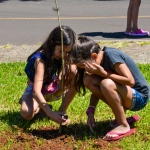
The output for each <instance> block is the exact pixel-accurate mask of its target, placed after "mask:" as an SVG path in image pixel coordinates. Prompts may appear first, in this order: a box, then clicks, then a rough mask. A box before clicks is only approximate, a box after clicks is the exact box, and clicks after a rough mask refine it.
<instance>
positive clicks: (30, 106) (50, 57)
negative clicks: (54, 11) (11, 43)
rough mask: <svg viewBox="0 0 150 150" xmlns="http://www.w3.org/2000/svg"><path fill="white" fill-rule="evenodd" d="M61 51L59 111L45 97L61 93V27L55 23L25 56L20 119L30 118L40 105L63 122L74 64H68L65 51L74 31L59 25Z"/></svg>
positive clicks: (73, 38)
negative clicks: (31, 51) (62, 98)
mask: <svg viewBox="0 0 150 150" xmlns="http://www.w3.org/2000/svg"><path fill="white" fill-rule="evenodd" d="M61 28H62V34H63V51H64V59H65V70H64V81H65V85H64V89H65V90H64V91H65V94H64V100H63V101H62V104H61V106H60V109H59V111H60V112H54V111H52V109H51V108H50V107H49V105H48V104H47V101H54V100H58V99H60V98H61V95H62V83H61V79H62V71H61V69H62V47H61V29H60V27H59V26H58V27H56V28H55V29H53V31H52V32H51V33H50V35H49V36H48V38H47V40H46V41H45V42H44V43H43V44H42V46H41V47H39V48H38V49H37V50H36V51H35V52H34V53H33V54H31V55H30V56H29V57H28V59H27V64H26V67H25V72H26V74H27V77H28V85H27V88H26V90H25V92H24V94H23V96H22V97H21V99H20V103H21V114H22V116H23V118H24V119H26V120H30V119H32V118H33V117H34V116H35V115H36V114H37V113H38V112H39V110H40V108H41V109H43V110H44V112H45V113H46V114H47V115H48V116H49V117H50V118H51V119H52V120H53V121H55V122H57V123H59V124H61V123H63V122H66V119H65V118H63V117H62V116H63V115H64V114H65V113H66V109H67V107H68V105H69V104H70V102H71V101H72V99H73V97H74V95H75V93H76V92H75V89H74V87H73V84H72V83H73V82H72V80H73V79H74V75H75V70H76V67H75V65H69V64H70V62H69V53H70V51H71V49H72V46H73V44H74V42H75V39H76V35H75V33H74V31H73V30H72V29H71V28H70V27H68V26H62V27H61Z"/></svg>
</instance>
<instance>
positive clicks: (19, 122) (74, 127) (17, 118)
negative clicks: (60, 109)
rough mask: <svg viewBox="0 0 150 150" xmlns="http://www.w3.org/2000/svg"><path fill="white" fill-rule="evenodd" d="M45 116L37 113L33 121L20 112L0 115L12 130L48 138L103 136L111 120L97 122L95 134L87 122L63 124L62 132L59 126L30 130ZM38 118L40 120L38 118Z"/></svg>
mask: <svg viewBox="0 0 150 150" xmlns="http://www.w3.org/2000/svg"><path fill="white" fill-rule="evenodd" d="M43 118H44V117H42V116H41V114H38V115H36V116H35V117H34V118H33V119H32V120H31V121H27V120H25V119H23V117H22V116H21V114H20V112H15V111H8V112H7V113H6V112H5V114H2V115H0V120H1V122H3V123H4V124H6V123H7V124H8V125H9V126H10V127H11V128H12V130H14V129H15V130H16V129H17V130H20V129H21V130H23V132H27V133H31V134H32V135H33V136H36V137H40V138H43V139H46V140H49V139H55V138H59V137H60V138H62V136H65V137H66V136H73V137H74V139H80V140H84V139H85V137H86V138H91V137H92V138H96V137H98V136H99V137H102V136H103V135H104V134H105V133H106V131H108V130H109V123H110V121H108V120H107V121H103V122H99V123H97V126H96V127H95V128H94V130H95V134H93V133H92V132H90V130H89V127H88V125H87V124H84V123H75V124H70V125H68V126H62V132H61V133H59V128H58V126H57V127H56V126H49V127H40V129H33V130H29V128H30V126H31V124H32V123H34V122H35V121H38V120H42V119H43ZM37 119H38V120H37Z"/></svg>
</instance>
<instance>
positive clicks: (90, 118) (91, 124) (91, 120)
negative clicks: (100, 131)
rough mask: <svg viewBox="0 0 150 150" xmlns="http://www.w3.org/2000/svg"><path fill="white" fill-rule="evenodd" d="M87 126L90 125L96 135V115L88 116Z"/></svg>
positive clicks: (90, 114)
mask: <svg viewBox="0 0 150 150" xmlns="http://www.w3.org/2000/svg"><path fill="white" fill-rule="evenodd" d="M87 124H88V126H89V128H90V130H91V131H92V132H93V133H94V130H93V127H95V126H96V123H95V119H94V114H93V113H89V114H88V120H87Z"/></svg>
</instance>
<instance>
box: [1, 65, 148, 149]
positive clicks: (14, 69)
mask: <svg viewBox="0 0 150 150" xmlns="http://www.w3.org/2000/svg"><path fill="white" fill-rule="evenodd" d="M138 66H139V68H140V70H141V72H142V73H143V75H144V76H145V78H146V79H147V81H148V83H149V84H150V75H149V73H150V64H138ZM24 67H25V63H20V62H18V63H1V64H0V91H1V92H0V94H1V96H0V136H4V137H5V136H7V135H9V136H8V137H7V142H6V143H5V145H4V146H3V149H10V148H11V147H13V146H14V145H15V139H14V138H13V135H14V136H16V135H17V136H18V134H21V135H22V134H23V133H25V134H30V133H31V131H32V130H36V131H38V130H39V129H40V128H41V127H47V126H55V127H56V128H58V127H59V126H58V125H57V124H56V123H54V122H52V121H51V120H48V119H46V118H45V119H33V121H25V120H24V119H23V118H22V117H21V115H20V105H19V103H18V101H19V98H20V97H21V95H22V93H23V92H24V89H25V87H26V81H27V78H26V75H25V73H24ZM89 97H90V92H88V93H87V94H86V95H85V96H79V95H76V97H75V98H74V100H73V102H72V103H71V105H70V106H69V108H68V115H69V117H70V119H71V124H70V125H69V126H68V127H67V128H65V129H64V130H65V134H66V135H67V136H73V137H74V139H75V143H74V149H82V148H83V147H84V148H83V149H86V150H92V149H97V146H96V145H95V142H96V141H97V139H99V138H100V137H102V136H103V135H104V134H105V132H106V131H107V130H109V121H110V119H113V117H114V116H113V114H112V112H111V110H110V108H109V107H108V106H107V105H105V104H104V103H99V104H98V106H97V109H96V112H95V118H96V121H97V122H98V125H97V127H96V128H95V131H96V135H94V136H92V137H91V136H90V134H89V128H88V126H87V125H86V120H87V116H86V114H85V111H86V108H87V106H88V104H89ZM60 103H61V101H57V102H53V103H51V104H52V105H53V109H54V110H57V109H58V108H59V106H60ZM135 113H136V114H138V115H139V116H140V117H141V121H139V122H137V123H136V124H135V126H136V128H137V129H138V131H137V133H136V134H135V135H132V136H130V137H127V138H124V139H122V140H121V141H120V142H117V143H115V144H114V143H107V144H106V143H104V144H105V145H107V148H108V149H111V148H112V147H117V148H120V149H123V150H148V149H150V142H149V141H150V117H149V114H150V105H149V104H148V105H147V106H146V107H145V108H144V109H143V110H141V111H139V112H131V111H127V116H131V115H133V114H135ZM20 129H23V131H22V130H21V131H20ZM20 132H21V133H20ZM10 135H11V136H10ZM44 142H46V141H45V139H43V138H37V143H38V146H39V147H40V146H41V145H42V144H43V143H44ZM70 142H71V141H70ZM85 143H86V144H85ZM2 144H3V143H2V141H0V148H1V145H2ZM18 144H20V143H18ZM68 144H69V143H68ZM84 144H85V145H84ZM70 145H72V143H70ZM25 149H30V142H29V141H27V140H26V141H25Z"/></svg>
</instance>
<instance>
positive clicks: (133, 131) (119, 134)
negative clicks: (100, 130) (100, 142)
mask: <svg viewBox="0 0 150 150" xmlns="http://www.w3.org/2000/svg"><path fill="white" fill-rule="evenodd" d="M135 132H136V129H135V128H134V129H130V130H129V131H128V132H126V133H118V132H113V131H112V132H108V133H107V134H109V135H111V134H112V135H113V134H116V135H117V136H116V137H110V138H106V139H105V138H104V140H105V141H116V140H119V139H121V138H123V137H126V136H129V135H131V134H134V133H135ZM107 134H106V135H107Z"/></svg>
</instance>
